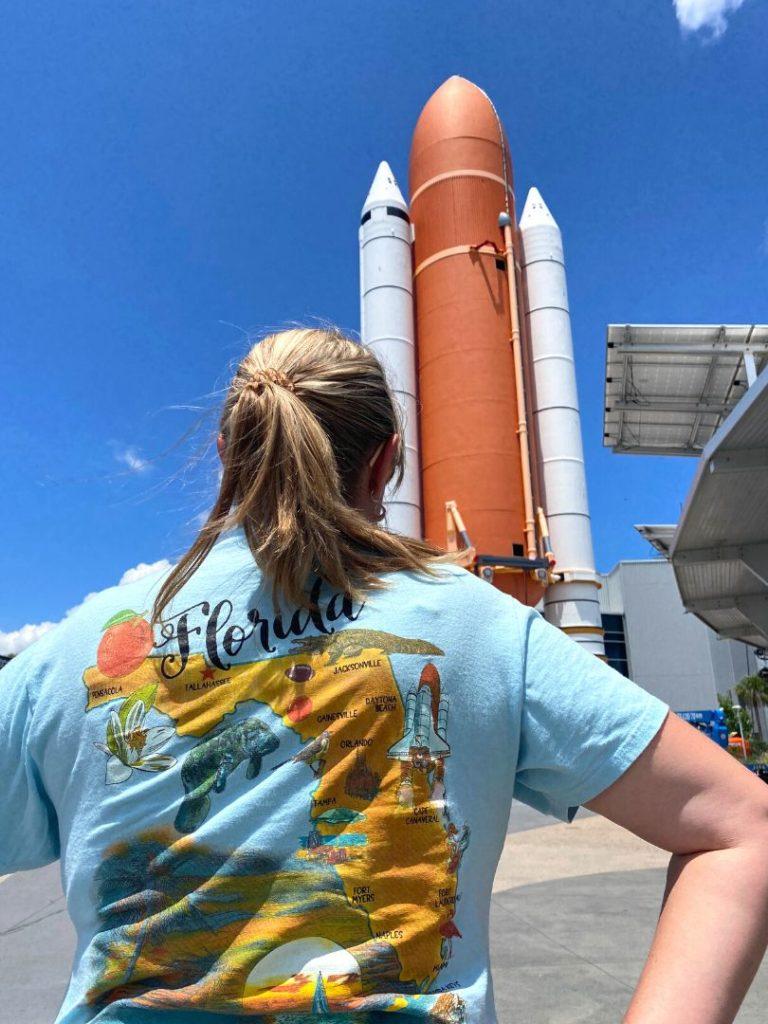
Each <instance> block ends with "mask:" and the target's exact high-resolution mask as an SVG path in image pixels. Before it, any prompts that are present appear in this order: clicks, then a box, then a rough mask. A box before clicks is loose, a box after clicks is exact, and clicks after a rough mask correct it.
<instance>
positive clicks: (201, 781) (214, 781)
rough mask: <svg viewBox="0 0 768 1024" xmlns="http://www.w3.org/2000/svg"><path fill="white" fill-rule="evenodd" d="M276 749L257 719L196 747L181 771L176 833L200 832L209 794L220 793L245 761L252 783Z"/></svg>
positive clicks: (274, 739)
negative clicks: (269, 755) (264, 758)
mask: <svg viewBox="0 0 768 1024" xmlns="http://www.w3.org/2000/svg"><path fill="white" fill-rule="evenodd" d="M279 745H280V741H279V740H278V738H277V737H276V736H275V734H274V733H273V732H272V730H271V729H270V728H269V726H266V725H265V724H264V723H263V722H262V721H261V719H260V718H259V717H258V716H256V715H252V716H251V717H250V718H245V719H243V721H242V722H238V723H237V724H236V725H231V726H229V728H227V729H222V730H221V731H220V732H217V733H214V735H212V736H209V737H208V739H205V740H203V741H202V743H198V745H197V746H196V747H195V748H194V750H191V751H190V752H189V753H188V754H187V756H186V758H185V759H184V764H183V765H182V767H181V781H182V782H183V783H184V799H183V800H182V802H181V807H180V808H179V813H178V814H177V815H176V822H175V825H176V830H177V831H178V832H194V831H195V829H197V828H199V827H200V826H201V825H202V823H203V822H204V821H205V819H206V818H207V817H208V813H209V811H210V809H211V798H210V796H209V793H210V792H211V790H213V791H214V792H216V793H221V792H222V790H223V789H224V787H225V786H226V784H227V779H228V778H229V776H230V775H231V774H232V772H233V771H234V770H235V769H236V768H237V767H238V766H239V765H240V764H242V762H243V761H246V760H247V761H248V767H247V768H246V770H245V777H246V778H247V779H255V778H256V776H257V775H258V774H259V772H260V770H261V759H262V758H263V757H266V755H267V754H271V753H272V751H273V750H277V748H278V746H279Z"/></svg>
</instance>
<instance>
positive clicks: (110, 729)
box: [94, 700, 176, 785]
mask: <svg viewBox="0 0 768 1024" xmlns="http://www.w3.org/2000/svg"><path fill="white" fill-rule="evenodd" d="M146 717H147V708H146V707H145V705H144V702H143V701H142V700H137V701H136V703H135V704H133V706H132V707H131V708H130V710H129V711H128V714H127V715H126V717H125V724H123V722H122V721H121V720H120V716H119V715H118V713H117V712H116V711H111V712H110V715H109V719H108V721H107V742H106V743H96V744H94V746H96V747H98V749H99V750H102V751H103V752H104V753H105V754H106V755H107V758H108V760H107V777H106V781H107V783H109V784H110V785H114V784H115V783H118V782H126V781H127V780H128V779H129V778H130V777H131V774H132V772H133V769H134V768H136V769H138V771H141V772H164V771H166V770H167V769H168V768H172V767H173V765H175V764H176V758H175V757H170V756H169V755H168V754H158V753H157V751H158V750H160V748H161V747H163V746H165V744H166V743H167V742H168V740H169V739H170V738H171V736H173V734H174V731H175V730H174V729H173V727H172V726H167V725H155V726H150V727H149V728H145V727H144V721H145V719H146Z"/></svg>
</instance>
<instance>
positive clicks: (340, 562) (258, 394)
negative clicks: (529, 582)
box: [153, 328, 445, 622]
mask: <svg viewBox="0 0 768 1024" xmlns="http://www.w3.org/2000/svg"><path fill="white" fill-rule="evenodd" d="M401 429H402V428H401V423H400V417H399V414H398V409H397V405H396V404H395V402H394V401H393V398H392V393H391V391H390V388H389V385H388V383H387V380H386V376H385V374H384V370H383V369H382V367H381V364H380V363H379V361H378V359H377V358H376V356H375V355H374V354H373V352H371V351H370V350H369V349H367V348H365V347H364V346H363V345H359V344H357V343H356V342H354V341H352V340H351V339H350V338H348V337H346V336H345V335H344V334H342V332H341V331H339V330H337V329H335V328H327V329H297V330H288V331H280V332H279V333H276V334H271V335H269V336H267V337H265V338H263V339H262V340H261V341H260V342H258V343H257V344H255V345H254V346H253V347H252V348H251V350H250V351H249V352H248V354H247V355H246V356H245V358H244V359H243V361H242V362H241V363H240V365H239V366H238V368H237V372H236V373H235V375H234V378H233V379H232V383H231V385H230V387H229V391H228V394H227V398H226V400H225V402H224V407H223V410H222V415H221V423H220V430H221V434H222V437H223V439H224V452H223V457H222V461H223V473H222V477H221V484H220V487H219V493H218V495H217V497H216V501H215V503H214V506H213V508H212V510H211V513H210V515H209V516H208V519H207V521H206V522H205V524H204V525H203V527H202V529H201V530H200V533H199V534H198V536H197V538H196V540H195V542H194V543H193V544H192V546H191V548H190V549H189V551H187V553H186V554H185V555H184V556H183V557H182V558H181V560H180V561H179V562H178V564H177V565H176V566H175V567H174V569H173V570H172V572H171V573H170V575H169V576H168V578H167V579H166V580H165V582H164V583H163V585H162V587H161V589H160V592H159V594H158V596H157V599H156V601H155V605H154V609H153V621H155V622H157V621H159V620H160V619H161V618H162V614H163V611H164V609H165V608H166V606H167V605H168V604H169V602H170V601H171V600H172V599H173V598H174V597H175V596H176V594H177V593H178V592H179V591H180V590H181V588H182V587H183V586H184V585H185V584H186V583H187V581H188V580H189V579H190V577H191V576H192V575H193V574H194V573H195V572H196V571H197V569H198V568H199V567H200V565H201V564H202V562H203V560H204V559H205V557H206V556H207V554H208V553H209V551H210V550H211V548H212V547H213V545H214V543H215V542H216V540H217V539H218V537H219V536H220V535H221V533H222V532H223V531H225V530H229V529H231V528H233V527H235V526H241V527H242V528H243V529H244V531H245V536H246V539H247V541H248V545H249V547H250V549H251V552H252V553H253V556H254V559H255V560H256V562H257V564H258V565H259V567H260V568H261V570H262V572H263V573H264V575H265V576H266V577H268V578H269V579H270V580H271V581H272V584H273V596H275V600H276V599H277V597H276V595H277V594H278V593H279V594H283V595H284V596H285V597H286V598H287V599H288V600H289V601H290V602H292V603H294V604H298V605H303V606H308V605H309V603H310V599H309V596H308V593H309V592H308V586H309V584H310V583H311V577H312V575H313V574H315V575H317V576H319V577H321V578H322V579H323V580H325V581H326V582H327V583H329V584H330V585H331V586H333V587H334V588H335V589H338V590H340V591H342V592H343V593H346V594H350V595H351V596H358V597H359V596H360V595H361V593H362V592H363V591H365V590H367V589H370V588H378V587H381V586H382V585H383V581H382V579H381V575H382V574H383V573H387V572H391V571H394V570H403V569H404V570H411V571H414V572H421V573H426V574H429V575H434V574H435V573H436V571H437V568H436V564H435V563H436V562H439V561H442V560H443V558H444V557H445V556H442V558H441V553H440V552H439V551H438V550H437V549H436V548H434V547H432V546H431V545H429V544H426V543H424V542H422V541H420V540H415V539H413V538H410V537H405V536H400V535H399V534H395V533H392V532H390V531H389V530H387V529H385V528H384V527H382V526H380V525H378V524H376V523H372V522H371V521H370V520H369V519H368V518H366V516H365V515H363V513H362V512H360V511H359V510H358V509H356V508H355V507H354V506H353V504H352V499H353V492H354V490H355V488H356V487H357V485H358V482H359V479H360V474H361V472H362V470H363V467H364V466H365V464H366V462H367V460H369V459H370V458H371V456H372V455H373V454H374V452H375V451H376V449H377V448H378V447H379V446H380V445H381V444H382V443H384V442H386V441H387V440H389V438H390V437H391V436H392V435H393V434H398V435H400V436H402V433H401ZM403 461H404V460H403V445H402V443H401V444H400V445H399V448H398V451H397V454H396V459H395V466H394V473H393V476H394V477H395V479H396V482H397V483H398V484H399V483H400V481H401V480H402V476H403Z"/></svg>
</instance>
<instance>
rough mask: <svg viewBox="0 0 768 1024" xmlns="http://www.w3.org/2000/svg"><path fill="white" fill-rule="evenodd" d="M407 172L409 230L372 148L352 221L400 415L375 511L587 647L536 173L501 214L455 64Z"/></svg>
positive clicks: (551, 276)
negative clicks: (397, 444)
mask: <svg viewBox="0 0 768 1024" xmlns="http://www.w3.org/2000/svg"><path fill="white" fill-rule="evenodd" d="M410 188H411V206H410V217H411V219H412V223H413V227H412V229H411V224H410V223H409V221H408V213H409V211H408V206H407V205H406V203H405V200H404V199H403V197H402V195H401V194H400V190H399V189H398V188H397V184H396V183H395V180H394V177H393V176H392V172H391V171H390V169H389V167H388V165H387V164H381V166H380V167H379V170H378V171H377V174H376V177H375V179H374V183H373V185H372V187H371V191H370V193H369V195H368V198H367V199H366V202H365V205H364V207H363V217H362V222H361V227H360V275H361V314H362V327H361V335H362V339H363V342H364V343H366V344H368V345H370V347H371V348H373V349H374V351H376V353H377V355H379V357H380V358H381V360H382V362H383V363H384V365H385V366H386V367H387V369H388V371H389V373H390V375H391V377H392V379H393V383H394V387H395V390H396V392H397V394H398V398H399V400H400V402H401V404H402V406H403V409H404V411H405V414H406V423H407V427H406V442H407V453H406V478H405V481H404V483H403V486H402V487H401V489H400V491H399V492H397V493H394V494H389V495H388V496H387V504H388V510H389V511H388V517H389V521H390V524H391V525H392V526H393V527H394V528H395V529H399V530H400V531H401V532H406V533H410V534H411V535H414V536H417V535H421V533H422V528H423V535H424V536H425V537H426V538H427V539H428V540H430V541H432V542H433V543H435V544H436V545H437V546H439V547H446V546H457V545H458V544H459V542H461V544H463V545H464V547H465V548H466V549H467V550H466V552H465V554H466V556H467V557H466V559H465V564H467V565H468V567H469V568H471V569H473V570H474V571H475V572H477V573H478V574H479V575H482V576H483V577H484V578H485V579H487V580H489V581H491V582H492V583H493V584H494V585H495V586H497V587H499V588H500V589H501V590H504V591H505V592H507V593H510V594H513V595H514V596H515V597H517V598H518V599H519V600H521V601H523V602H524V603H526V604H529V605H536V604H538V603H539V601H540V600H541V599H542V598H543V601H544V613H545V615H546V617H547V619H549V621H551V622H553V623H554V624H555V625H557V626H559V627H560V628H561V629H563V630H564V631H566V632H568V633H569V634H570V635H571V636H572V637H573V638H574V639H576V640H578V641H579V642H580V643H582V644H583V645H584V646H586V647H587V649H588V650H591V651H592V652H593V653H595V654H597V655H599V656H601V655H602V654H603V640H602V628H601V624H600V610H599V605H598V602H597V589H596V588H597V586H598V585H599V584H598V583H597V578H596V575H595V568H594V556H593V553H592V538H591V532H590V521H589V509H588V505H587V489H586V478H585V473H584V458H583V452H582V442H581V422H580V417H579V407H578V400H577V397H576V376H575V372H574V363H573V344H572V340H571V328H570V314H569V311H568V300H567V291H566V284H565V265H564V262H563V252H562V239H561V237H560V230H559V228H558V227H557V224H556V223H555V221H554V219H553V218H552V215H551V214H550V213H549V211H548V210H547V208H546V206H545V205H544V203H543V200H542V199H541V197H540V196H539V194H538V192H537V191H536V190H535V189H533V190H531V193H530V195H529V196H528V201H527V203H526V206H525V211H524V213H523V217H522V220H521V222H520V228H519V231H517V230H516V229H515V198H514V190H513V179H512V161H511V158H510V154H509V146H508V143H507V139H506V136H505V134H504V129H503V127H502V124H501V121H500V120H499V117H498V115H497V113H496V110H495V109H494V107H493V104H492V103H491V101H490V99H489V98H488V96H487V95H486V94H485V93H484V92H483V91H482V90H481V89H479V88H478V87H477V86H476V85H473V84H472V83H471V82H468V81H467V80H466V79H464V78H460V77H458V76H455V77H453V78H450V79H448V81H447V82H445V83H444V84H443V85H442V86H441V87H440V88H439V89H438V90H437V91H436V92H435V93H434V95H433V96H432V97H431V98H430V99H429V101H428V103H427V104H426V106H425V107H424V109H423V111H422V113H421V116H420V117H419V120H418V123H417V125H416V129H415V131H414V136H413V144H412V147H411V166H410ZM411 250H412V252H411ZM417 391H418V402H417ZM419 457H420V459H421V464H420V466H419ZM419 479H420V483H421V487H420V488H419ZM550 520H551V525H550V523H549V521H550ZM415 710H416V709H415V708H413V709H412V711H413V712H415ZM416 717H417V718H418V715H417V716H416Z"/></svg>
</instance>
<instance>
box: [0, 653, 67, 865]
mask: <svg viewBox="0 0 768 1024" xmlns="http://www.w3.org/2000/svg"><path fill="white" fill-rule="evenodd" d="M31 653H32V652H31V651H30V654H29V655H27V653H26V652H25V653H24V654H22V655H19V656H18V657H17V658H14V659H13V661H11V662H10V663H9V664H8V665H7V666H6V667H5V668H4V669H3V670H2V671H0V737H2V739H0V779H1V780H2V784H0V874H8V873H10V872H12V871H22V870H26V869H28V868H36V867H41V866H42V865H43V864H50V863H51V861H54V860H56V858H57V857H58V856H59V829H58V821H57V818H56V812H55V810H54V808H53V804H52V803H51V800H50V798H49V796H48V794H47V793H46V791H45V787H44V785H43V782H42V778H41V775H40V769H39V766H38V764H37V762H36V759H35V754H34V745H35V740H34V718H35V713H34V706H33V701H32V699H31V696H30V683H31V682H32V679H31V678H30V676H33V675H34V673H35V662H34V660H33V658H32V657H31Z"/></svg>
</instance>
